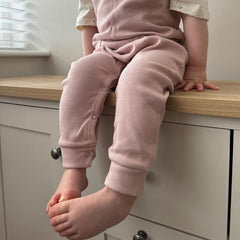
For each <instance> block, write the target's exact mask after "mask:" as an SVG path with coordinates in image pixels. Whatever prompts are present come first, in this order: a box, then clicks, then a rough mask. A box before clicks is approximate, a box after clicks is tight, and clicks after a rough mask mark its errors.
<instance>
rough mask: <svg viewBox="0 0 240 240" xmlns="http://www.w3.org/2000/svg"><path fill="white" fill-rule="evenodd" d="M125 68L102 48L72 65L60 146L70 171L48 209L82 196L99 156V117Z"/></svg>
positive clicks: (63, 102) (66, 84)
mask: <svg viewBox="0 0 240 240" xmlns="http://www.w3.org/2000/svg"><path fill="white" fill-rule="evenodd" d="M122 68H123V64H122V63H120V62H118V61H116V60H115V59H114V58H113V57H112V56H111V55H109V54H108V53H106V52H104V51H102V50H101V49H99V50H98V51H96V52H95V53H93V54H91V55H88V56H86V57H83V58H81V59H80V60H78V61H75V62H73V63H72V64H71V69H70V71H69V73H68V76H67V78H66V79H65V80H64V81H63V84H62V85H63V93H62V97H61V102H60V136H61V137H60V140H59V145H60V147H61V151H62V158H63V166H64V167H65V168H66V170H65V172H64V174H63V176H62V179H61V181H60V184H59V186H58V188H57V191H56V192H55V194H54V195H53V196H52V198H51V199H50V201H49V203H48V205H47V212H48V211H49V208H50V207H51V206H53V205H55V204H56V203H58V202H59V201H64V200H67V199H71V198H75V197H79V196H80V195H81V192H82V191H83V190H84V189H85V188H86V186H87V178H86V167H89V166H91V162H92V160H93V158H94V157H95V147H96V142H97V132H98V123H99V122H98V118H99V115H100V113H101V111H102V108H103V104H104V100H105V98H106V96H107V95H108V92H109V91H110V89H111V88H112V87H114V86H115V85H116V83H117V80H116V79H117V78H118V76H119V73H120V71H121V69H122Z"/></svg>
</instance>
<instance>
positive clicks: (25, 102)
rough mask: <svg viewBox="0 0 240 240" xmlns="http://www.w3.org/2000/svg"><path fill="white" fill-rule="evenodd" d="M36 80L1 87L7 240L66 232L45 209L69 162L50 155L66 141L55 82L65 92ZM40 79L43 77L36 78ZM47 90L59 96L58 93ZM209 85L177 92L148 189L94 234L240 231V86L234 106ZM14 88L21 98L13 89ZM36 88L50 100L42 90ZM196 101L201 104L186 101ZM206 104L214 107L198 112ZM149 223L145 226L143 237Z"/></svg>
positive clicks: (93, 174)
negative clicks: (121, 218) (114, 223)
mask: <svg viewBox="0 0 240 240" xmlns="http://www.w3.org/2000/svg"><path fill="white" fill-rule="evenodd" d="M54 79H55V80H54V81H55V82H54V83H51V79H50V78H48V79H47V80H48V81H47V82H48V87H49V86H50V85H51V84H53V85H54V84H56V82H57V78H56V77H55V78H54ZM23 80H24V79H23ZM35 80H36V82H37V83H38V84H39V86H38V87H39V88H38V87H36V89H38V91H36V92H34V90H33V88H30V89H28V88H26V87H25V86H26V85H24V82H23V87H22V89H19V88H16V87H14V88H12V87H10V88H7V87H5V86H2V87H1V84H0V95H5V96H2V97H0V161H1V164H0V167H1V171H0V173H1V177H0V210H1V211H0V230H1V233H0V234H1V235H0V237H1V240H30V239H31V240H32V239H34V240H43V239H44V240H57V239H62V238H60V237H59V236H58V235H57V234H56V233H55V232H54V230H53V229H52V228H51V226H50V224H49V219H48V216H47V214H46V213H45V206H46V203H47V202H48V200H49V197H50V196H51V195H52V194H53V192H54V191H55V189H56V187H57V185H58V181H59V179H60V177H61V174H62V171H63V169H62V167H61V158H59V159H58V160H53V159H52V158H51V156H50V151H51V149H53V148H56V147H58V138H59V130H58V128H59V126H58V105H59V102H58V100H57V99H58V98H59V95H57V94H59V93H60V90H59V86H58V87H56V89H57V91H58V93H56V95H54V93H55V91H54V87H53V85H51V86H50V87H49V91H48V89H47V90H44V89H43V84H42V83H41V81H40V80H41V77H38V78H36V79H35ZM14 81H15V80H14ZM31 81H33V82H34V79H29V82H28V83H30V82H31ZM59 81H60V80H59ZM6 82H7V81H6ZM36 82H35V83H36ZM0 83H1V82H0ZM4 84H5V83H4ZM10 85H11V84H9V86H10ZM237 85H238V84H236V85H234V87H233V90H231V91H233V92H234V89H235V88H236V86H237ZM11 86H12V85H11ZM44 86H45V85H44ZM223 87H224V86H223ZM227 87H229V84H227V85H226V89H227ZM12 89H13V91H12ZM39 89H40V90H39ZM14 91H15V92H14ZM45 91H48V93H49V95H50V97H52V98H50V99H49V101H48V100H47V97H46V96H44V92H45ZM38 93H39V95H38V96H37V94H38ZM205 93H206V94H209V98H206V99H205V97H204V93H196V92H195V91H193V92H192V93H189V94H187V95H186V94H181V93H179V94H175V95H173V96H172V97H171V98H170V99H169V105H168V107H169V108H168V111H167V112H166V116H165V118H164V122H163V124H162V126H161V129H160V132H159V146H158V153H157V159H156V162H155V164H154V166H153V167H152V169H151V171H150V172H149V174H148V176H147V180H146V184H145V188H144V193H143V194H142V195H141V196H140V197H139V198H138V199H137V201H136V203H135V205H134V207H133V209H132V210H131V213H130V215H129V216H128V217H127V218H126V219H125V220H124V221H123V222H121V223H120V224H118V225H117V226H114V227H112V228H110V229H108V230H106V231H105V232H104V233H102V234H100V235H98V236H96V237H94V238H92V239H91V240H132V239H133V240H136V239H138V240H144V239H146V240H203V239H204V240H239V239H240V228H239V222H240V204H239V203H240V190H239V189H240V188H239V186H240V174H239V169H240V114H239V112H238V109H240V108H239V106H240V105H239V102H240V101H239V100H236V101H235V99H239V95H238V93H237V94H236V95H231V96H235V97H234V98H233V100H232V101H233V102H231V101H230V102H229V107H228V105H227V104H226V102H227V101H228V100H229V99H227V97H226V95H225V94H222V95H221V97H222V98H223V101H225V103H224V104H225V105H224V104H223V103H222V99H221V98H220V97H219V95H218V93H213V92H211V91H209V92H208V91H206V92H205ZM8 94H9V96H11V97H8V96H7V95H8ZM14 94H16V97H21V98H14ZM29 94H31V96H30V95H29ZM34 94H35V95H36V98H40V99H45V100H36V99H35V100H33V99H34V98H35V96H34ZM214 94H215V95H214ZM24 95H26V98H29V99H26V98H24ZM198 97H199V99H200V98H201V99H200V100H199V99H198ZM30 98H32V99H30ZM50 100H51V101H50ZM198 101H199V102H198ZM237 101H239V102H237ZM188 103H189V104H190V105H191V104H196V106H198V105H199V108H198V109H197V110H195V108H191V109H190V108H187V107H186V106H189V105H188ZM232 103H233V105H234V107H232ZM207 104H209V105H208V109H207V110H206V112H205V113H202V112H199V111H202V110H204V106H206V105H207ZM110 105H114V104H110ZM171 106H174V107H175V108H176V109H175V110H176V111H177V110H178V111H179V112H176V111H175V110H174V111H169V110H173V108H172V107H171ZM208 111H209V112H208ZM184 112H185V113H184ZM208 113H209V114H208ZM218 113H219V115H218ZM225 113H226V114H227V116H225V115H224V116H225V117H223V114H225ZM114 114H115V107H114V106H109V105H105V107H104V109H103V113H102V115H101V117H100V120H99V123H100V124H99V133H98V144H97V148H96V158H95V159H94V162H93V166H92V168H91V169H89V170H88V178H89V186H88V188H87V190H86V191H84V195H85V194H90V193H92V192H95V191H97V190H98V189H101V188H102V187H103V186H104V179H105V176H106V174H107V172H108V168H109V164H110V161H109V158H108V148H109V147H110V146H111V144H112V139H113V132H114ZM204 114H205V115H204ZM231 114H233V116H231ZM208 115H209V116H208ZM210 115H215V116H210ZM140 233H141V234H146V235H142V237H140V235H141V234H140Z"/></svg>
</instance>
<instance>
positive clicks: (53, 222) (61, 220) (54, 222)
mask: <svg viewBox="0 0 240 240" xmlns="http://www.w3.org/2000/svg"><path fill="white" fill-rule="evenodd" d="M67 221H68V214H67V213H64V214H61V215H58V216H56V217H53V218H52V219H51V225H52V226H53V227H56V226H57V225H59V224H62V223H65V222H67Z"/></svg>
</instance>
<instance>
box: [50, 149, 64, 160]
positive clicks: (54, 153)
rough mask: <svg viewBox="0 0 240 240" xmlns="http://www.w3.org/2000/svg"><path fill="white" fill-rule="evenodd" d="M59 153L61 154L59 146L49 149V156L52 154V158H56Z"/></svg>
mask: <svg viewBox="0 0 240 240" xmlns="http://www.w3.org/2000/svg"><path fill="white" fill-rule="evenodd" d="M61 155H62V153H61V148H60V147H58V148H53V149H52V150H51V156H52V158H53V159H58V158H59V157H60V156H61Z"/></svg>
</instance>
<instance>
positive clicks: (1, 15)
mask: <svg viewBox="0 0 240 240" xmlns="http://www.w3.org/2000/svg"><path fill="white" fill-rule="evenodd" d="M24 2H25V1H24V0H0V50H1V49H25V47H26V42H25V9H24Z"/></svg>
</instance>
